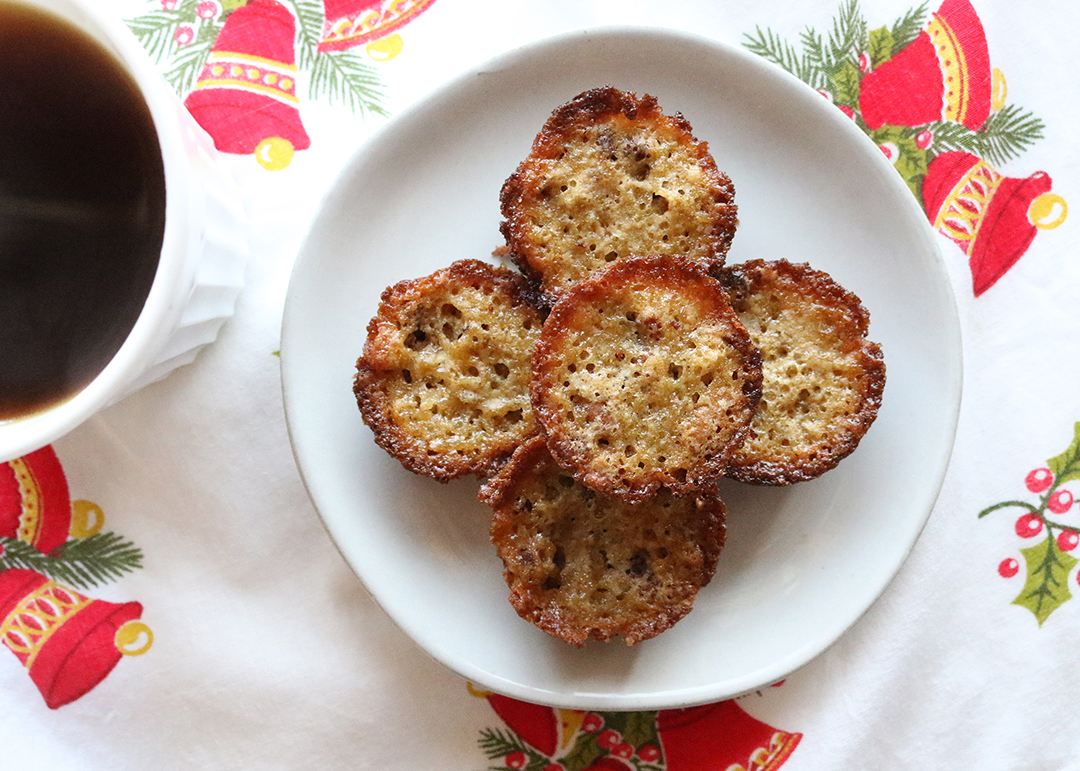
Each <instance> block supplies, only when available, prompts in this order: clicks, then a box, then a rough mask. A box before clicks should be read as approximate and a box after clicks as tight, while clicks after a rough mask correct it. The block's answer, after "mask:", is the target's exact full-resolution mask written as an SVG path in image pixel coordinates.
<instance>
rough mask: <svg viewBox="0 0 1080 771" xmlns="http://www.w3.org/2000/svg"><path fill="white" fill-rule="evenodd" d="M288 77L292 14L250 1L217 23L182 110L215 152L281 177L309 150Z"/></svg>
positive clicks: (292, 65) (263, 0) (291, 73)
mask: <svg viewBox="0 0 1080 771" xmlns="http://www.w3.org/2000/svg"><path fill="white" fill-rule="evenodd" d="M296 72H297V70H296V19H295V18H294V17H293V14H292V12H291V11H289V10H288V9H287V8H286V7H285V6H284V5H282V4H281V3H279V2H276V0H251V2H250V3H248V4H247V5H244V6H242V7H240V8H237V9H236V10H235V11H233V12H232V14H231V15H230V16H229V18H228V19H227V20H226V21H225V25H224V26H223V27H222V28H221V32H219V33H218V38H217V40H216V41H215V42H214V47H213V49H212V50H211V52H210V57H209V59H208V60H207V62H206V66H205V67H203V70H202V72H201V73H200V74H199V78H198V80H197V81H196V83H195V88H194V89H193V90H192V91H191V93H190V94H188V96H187V99H185V100H184V104H185V106H186V107H187V108H188V110H189V111H190V112H191V114H192V116H194V118H195V120H196V121H197V122H198V123H199V125H200V126H202V127H203V129H205V130H206V133H208V134H209V135H210V136H211V137H212V138H213V140H214V146H215V147H217V149H218V150H220V151H222V152H225V153H236V154H240V155H250V154H254V155H255V159H256V160H257V161H258V162H259V163H260V164H261V165H262V166H263V167H264V168H267V169H270V170H278V169H283V168H285V167H286V166H288V165H289V163H290V162H291V161H292V158H293V153H294V152H295V151H296V150H304V149H306V148H308V147H310V146H311V139H310V138H309V137H308V135H307V132H306V131H305V130H304V126H303V124H302V123H301V122H300V109H299V105H300V101H299V98H298V97H297V93H296Z"/></svg>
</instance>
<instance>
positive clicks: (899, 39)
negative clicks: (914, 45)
mask: <svg viewBox="0 0 1080 771" xmlns="http://www.w3.org/2000/svg"><path fill="white" fill-rule="evenodd" d="M929 5H930V4H929V3H928V2H924V3H923V4H922V5H920V6H919V7H918V8H913V9H911V10H910V11H908V12H907V13H905V14H904V15H903V16H901V17H900V18H899V19H897V20H896V21H895V22H893V25H892V29H890V30H889V32H890V34H891V36H892V40H893V50H892V53H893V54H894V55H895V54H897V53H899V52H900V51H901V50H902V49H904V48H906V47H907V45H908V43H910V42H911V41H913V40H914V39H915V38H917V37H918V36H919V33H920V32H922V29H923V27H925V26H926V23H927V21H928V19H927V15H928V14H927V8H929Z"/></svg>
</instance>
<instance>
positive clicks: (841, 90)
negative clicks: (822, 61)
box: [829, 61, 862, 109]
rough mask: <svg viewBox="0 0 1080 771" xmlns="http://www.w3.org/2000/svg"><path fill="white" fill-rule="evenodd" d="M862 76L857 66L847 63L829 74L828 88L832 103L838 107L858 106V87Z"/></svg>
mask: <svg viewBox="0 0 1080 771" xmlns="http://www.w3.org/2000/svg"><path fill="white" fill-rule="evenodd" d="M861 82H862V76H861V73H860V72H859V65H857V64H856V63H855V62H851V61H847V62H843V63H842V64H840V65H839V66H837V67H836V68H835V69H834V70H833V71H832V72H830V73H829V86H831V90H832V95H833V102H835V103H836V104H838V105H847V106H848V107H851V108H853V109H854V108H857V107H858V106H859V85H860V83H861Z"/></svg>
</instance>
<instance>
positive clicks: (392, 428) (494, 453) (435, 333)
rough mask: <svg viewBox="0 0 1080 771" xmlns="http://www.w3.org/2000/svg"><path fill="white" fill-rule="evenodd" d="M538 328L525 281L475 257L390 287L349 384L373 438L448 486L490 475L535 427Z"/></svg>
mask: <svg viewBox="0 0 1080 771" xmlns="http://www.w3.org/2000/svg"><path fill="white" fill-rule="evenodd" d="M541 323H542V319H541V316H540V313H539V311H538V310H537V308H536V306H535V305H534V304H533V303H532V302H530V300H529V295H528V292H527V287H526V282H525V281H524V279H522V278H521V277H520V276H519V275H518V274H516V273H514V272H512V271H510V270H507V269H506V268H501V267H494V266H491V265H489V264H487V263H484V262H480V261H478V260H461V261H459V262H455V263H454V264H452V265H451V266H450V267H448V268H445V269H442V270H439V271H436V272H435V273H433V274H431V275H430V276H427V277H425V278H420V279H414V280H408V281H402V282H401V283H398V284H396V285H394V286H392V287H390V288H388V289H387V290H386V291H385V292H384V293H383V295H382V300H381V302H380V304H379V309H378V313H377V314H376V315H375V317H374V318H372V319H371V322H370V323H369V324H368V329H367V341H366V343H365V345H364V351H363V355H362V356H361V357H360V358H359V360H358V361H357V363H356V375H355V378H354V381H353V392H354V393H355V395H356V400H357V404H358V406H359V408H360V413H361V415H362V416H363V419H364V422H365V423H367V424H368V426H370V427H371V429H372V431H373V432H374V434H375V441H376V442H377V443H378V444H379V446H380V447H382V448H383V449H384V450H386V451H387V452H388V453H390V454H391V455H392V456H394V457H395V458H397V459H398V460H399V461H400V462H401V464H402V465H403V466H405V468H407V469H409V470H410V471H413V472H416V473H418V474H423V475H425V476H429V477H432V478H434V479H437V480H439V481H442V482H445V481H448V480H450V479H454V478H457V477H461V476H464V475H467V474H476V475H480V476H486V475H489V474H491V473H493V472H494V471H495V469H496V467H497V466H498V465H499V463H501V462H503V461H505V460H506V459H507V458H508V457H509V456H510V454H511V453H513V451H514V449H515V448H516V447H517V446H518V445H519V444H521V443H522V442H523V441H525V440H526V439H528V438H529V437H531V436H533V435H534V434H536V433H537V432H538V430H539V428H538V424H537V422H536V420H535V418H534V417H533V411H532V407H531V404H530V400H529V379H530V355H531V353H532V348H533V345H534V343H535V342H536V340H537V338H538V336H539V334H540V327H541Z"/></svg>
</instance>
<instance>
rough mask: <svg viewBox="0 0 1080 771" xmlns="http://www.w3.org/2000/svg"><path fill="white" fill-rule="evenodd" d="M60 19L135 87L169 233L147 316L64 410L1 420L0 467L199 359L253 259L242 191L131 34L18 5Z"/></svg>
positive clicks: (74, 14)
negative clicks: (155, 150) (158, 165)
mask: <svg viewBox="0 0 1080 771" xmlns="http://www.w3.org/2000/svg"><path fill="white" fill-rule="evenodd" d="M12 1H13V2H19V3H22V4H24V5H29V6H32V7H36V8H39V9H42V10H45V11H49V12H52V13H55V14H57V15H59V16H61V17H63V18H65V19H67V20H68V21H70V22H72V23H73V24H75V26H77V27H79V28H80V29H81V30H82V31H83V32H85V33H87V34H89V35H90V36H91V37H92V38H93V39H95V40H96V41H97V42H98V43H100V44H101V45H103V46H104V47H105V48H106V49H107V50H108V51H110V52H111V53H112V54H113V55H114V56H115V57H116V59H117V60H118V61H119V62H120V64H121V65H122V66H123V68H124V69H125V70H126V71H127V73H128V74H129V75H130V76H131V78H132V79H133V80H134V81H135V83H136V84H137V86H138V88H139V90H140V92H141V94H142V97H143V99H144V100H145V102H146V105H147V107H148V108H149V111H150V114H151V117H152V119H153V124H154V128H155V130H156V132H157V137H158V142H159V146H160V150H161V156H162V161H163V163H164V171H165V197H166V200H165V227H164V237H163V241H162V247H161V254H160V257H159V261H158V267H157V272H156V274H155V276H154V281H153V284H152V286H151V288H150V292H149V294H148V296H147V298H146V302H145V303H144V305H143V308H142V311H141V313H140V314H139V316H138V319H137V320H136V322H135V325H134V327H133V328H132V329H131V332H130V333H129V334H128V336H127V338H126V339H125V341H124V343H123V344H122V346H121V347H120V349H119V350H118V351H117V353H116V354H115V355H114V356H113V357H112V359H111V360H110V361H109V363H108V364H107V365H106V366H105V368H104V369H103V370H102V371H101V372H100V373H99V374H98V375H97V376H96V377H95V378H94V379H93V380H92V381H91V382H90V383H89V384H87V385H86V386H85V387H83V388H82V389H81V390H79V391H78V392H77V393H75V394H74V395H73V396H71V397H70V398H68V399H67V400H66V401H63V402H62V403H59V404H56V405H54V406H52V407H49V408H47V409H44V410H43V411H39V412H36V413H32V414H30V415H27V416H25V417H18V418H15V419H11V420H5V421H0V462H3V461H7V460H10V459H12V458H16V457H19V456H21V455H25V454H26V453H29V452H32V451H33V450H36V449H38V448H40V447H43V446H45V445H46V444H49V443H51V442H52V441H54V440H56V439H58V438H59V437H61V436H63V435H64V434H66V433H68V432H70V431H71V430H73V429H74V428H76V427H77V426H79V425H80V424H81V423H83V422H84V421H85V420H86V419H88V418H89V417H90V416H92V415H94V414H95V413H97V412H98V411H100V410H101V409H103V408H104V407H107V406H109V405H110V404H113V403H115V402H116V401H118V400H119V399H121V398H123V397H124V396H127V395H128V394H130V393H132V392H134V391H135V390H138V389H139V388H141V387H142V386H144V385H147V384H148V383H151V382H154V381H155V380H159V379H161V378H162V377H164V376H165V375H166V374H168V373H169V372H171V371H172V370H173V369H175V368H176V367H177V366H179V365H182V364H186V363H188V362H190V361H192V360H193V359H194V358H195V355H196V354H197V353H198V351H199V350H200V349H201V348H202V347H204V346H205V345H207V344H208V343H210V342H212V341H213V340H214V339H215V338H216V336H217V333H218V330H219V329H220V327H221V325H222V323H223V322H224V321H225V319H226V318H227V317H228V316H230V315H231V314H232V311H233V307H234V305H235V300H236V296H237V294H238V293H239V291H240V288H241V287H242V285H243V277H244V265H245V263H246V260H247V256H248V241H247V231H246V221H245V218H244V214H243V206H242V202H241V200H240V196H239V193H238V191H237V189H236V188H235V185H234V184H233V183H232V181H231V179H230V178H229V176H228V175H227V173H225V171H224V170H223V169H222V168H221V167H220V165H219V164H218V162H217V160H216V152H215V150H214V148H213V143H212V142H211V140H210V138H209V137H208V136H207V135H206V134H205V132H203V130H202V129H201V128H200V127H199V126H198V124H197V123H195V121H194V120H193V119H192V118H191V116H190V114H188V112H187V110H186V109H185V108H184V106H183V104H182V103H181V102H180V100H179V98H178V97H177V95H176V94H175V93H174V92H173V91H172V89H171V88H170V87H169V85H168V84H167V83H166V82H165V80H164V79H163V78H162V76H161V74H160V73H159V72H158V70H157V68H156V66H155V65H154V63H153V62H152V61H151V59H150V58H149V56H148V55H147V54H146V52H145V51H144V50H143V49H142V47H141V45H140V44H139V42H138V40H137V39H136V38H135V36H134V35H133V34H132V33H131V31H130V30H129V29H128V28H127V27H126V26H124V24H123V22H122V21H121V20H120V19H119V18H113V17H110V16H109V15H107V13H103V12H102V11H101V10H100V9H99V8H98V7H97V4H96V3H94V2H93V0H12Z"/></svg>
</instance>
